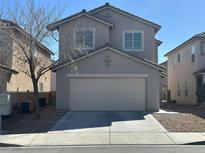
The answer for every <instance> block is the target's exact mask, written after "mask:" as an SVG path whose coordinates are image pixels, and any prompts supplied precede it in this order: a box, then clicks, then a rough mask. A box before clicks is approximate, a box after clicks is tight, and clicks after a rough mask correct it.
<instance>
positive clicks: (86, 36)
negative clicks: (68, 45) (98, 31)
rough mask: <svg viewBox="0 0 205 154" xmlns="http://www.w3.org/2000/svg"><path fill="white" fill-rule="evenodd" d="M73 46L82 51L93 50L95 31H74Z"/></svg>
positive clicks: (90, 29)
mask: <svg viewBox="0 0 205 154" xmlns="http://www.w3.org/2000/svg"><path fill="white" fill-rule="evenodd" d="M74 41H75V42H74V45H75V47H77V48H82V49H94V48H95V29H94V28H79V29H75V30H74Z"/></svg>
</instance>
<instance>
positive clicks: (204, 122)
mask: <svg viewBox="0 0 205 154" xmlns="http://www.w3.org/2000/svg"><path fill="white" fill-rule="evenodd" d="M161 109H162V110H165V111H168V113H154V114H153V116H154V117H155V118H156V119H157V120H158V121H159V122H160V123H161V124H162V125H163V126H164V127H165V128H166V129H167V131H169V132H205V106H203V107H182V106H179V105H177V104H174V103H168V104H167V105H166V106H164V107H162V108H161ZM169 112H170V113H169ZM174 112H175V113H174Z"/></svg>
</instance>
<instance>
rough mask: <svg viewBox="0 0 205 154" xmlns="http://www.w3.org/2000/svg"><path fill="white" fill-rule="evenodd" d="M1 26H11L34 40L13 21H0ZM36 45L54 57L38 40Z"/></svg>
mask: <svg viewBox="0 0 205 154" xmlns="http://www.w3.org/2000/svg"><path fill="white" fill-rule="evenodd" d="M0 26H9V27H11V28H13V29H15V30H17V31H18V32H20V33H21V34H22V35H24V36H26V37H30V38H32V39H33V37H32V36H31V35H30V34H28V33H27V32H26V31H25V30H24V29H22V28H21V27H20V26H19V25H17V24H16V23H14V22H12V21H9V20H5V19H0ZM35 43H36V44H37V46H38V47H39V48H41V49H43V50H44V51H45V52H47V53H48V54H49V55H54V53H53V52H52V51H50V50H49V49H48V48H47V47H46V46H45V45H43V44H42V43H40V42H39V41H37V40H36V39H35Z"/></svg>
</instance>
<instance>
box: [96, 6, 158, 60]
mask: <svg viewBox="0 0 205 154" xmlns="http://www.w3.org/2000/svg"><path fill="white" fill-rule="evenodd" d="M94 15H95V16H96V17H98V18H101V19H103V20H107V21H109V22H111V23H114V25H115V27H114V28H112V29H110V38H111V39H110V43H111V45H112V46H113V47H115V48H117V49H121V50H123V44H122V41H123V30H143V31H144V51H134V52H133V51H132V52H128V53H129V54H132V55H137V56H140V57H144V58H147V59H150V60H152V61H154V62H156V63H157V61H158V59H157V55H156V54H158V53H156V48H155V47H156V46H155V41H154V39H155V29H154V28H153V27H151V26H149V25H147V24H144V23H142V22H139V21H137V20H134V19H133V18H130V17H128V16H125V15H122V14H120V13H117V12H115V11H113V10H110V9H104V10H102V11H99V12H97V13H95V14H94Z"/></svg>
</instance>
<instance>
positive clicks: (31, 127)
mask: <svg viewBox="0 0 205 154" xmlns="http://www.w3.org/2000/svg"><path fill="white" fill-rule="evenodd" d="M63 115H64V113H58V112H56V111H55V109H54V107H49V106H48V107H46V108H44V109H42V110H41V118H40V119H35V113H33V112H31V113H15V114H14V115H11V116H9V117H4V118H3V120H2V128H3V130H4V132H5V133H4V134H27V133H43V132H48V131H49V130H50V129H51V127H53V125H55V124H56V122H57V121H58V120H59V119H60V118H61V117H62V116H63Z"/></svg>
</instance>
